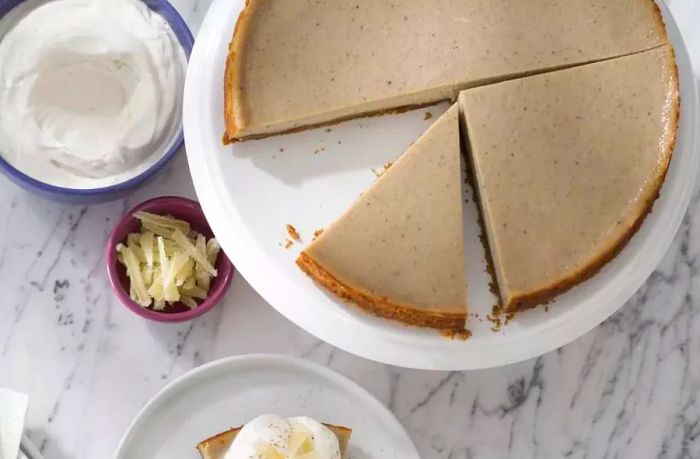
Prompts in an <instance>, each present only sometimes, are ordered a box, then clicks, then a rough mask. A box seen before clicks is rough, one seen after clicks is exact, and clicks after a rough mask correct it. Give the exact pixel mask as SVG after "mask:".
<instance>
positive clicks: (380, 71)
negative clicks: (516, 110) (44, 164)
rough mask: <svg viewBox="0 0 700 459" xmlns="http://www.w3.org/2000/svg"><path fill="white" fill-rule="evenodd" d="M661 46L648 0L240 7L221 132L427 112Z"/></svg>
mask: <svg viewBox="0 0 700 459" xmlns="http://www.w3.org/2000/svg"><path fill="white" fill-rule="evenodd" d="M665 41H666V35H665V30H664V26H663V22H662V19H661V16H660V13H659V11H658V9H657V7H656V5H655V3H654V2H653V1H652V0H587V1H580V0H535V1H521V0H432V1H425V0H403V1H401V2H396V1H393V0H354V1H337V0H308V1H299V0H250V1H249V2H248V5H247V6H246V9H245V10H244V12H243V13H242V14H241V16H240V18H239V22H238V24H237V27H236V32H235V34H234V38H233V43H232V46H231V51H230V55H229V62H228V65H227V71H226V84H225V87H226V93H227V94H226V98H227V109H226V110H227V125H228V126H227V131H228V135H229V136H230V137H236V136H245V135H249V134H260V133H266V132H273V131H279V130H284V129H291V128H295V127H299V126H303V125H308V124H319V123H323V122H327V121H332V120H337V119H342V118H344V117H352V116H357V115H360V114H363V113H367V112H377V111H382V110H389V109H392V108H396V107H401V106H409V105H419V104H426V103H430V102H434V101H438V100H443V99H448V98H452V97H455V95H456V91H457V90H458V89H463V88H465V87H470V86H474V85H479V84H483V83H485V82H489V81H491V80H493V79H505V78H509V77H512V76H515V75H522V74H528V73H533V72H539V71H543V70H546V69H552V68H557V67H562V66H570V65H573V64H577V63H584V62H591V61H595V60H600V59H605V58H610V57H614V56H620V55H625V54H629V53H633V52H637V51H641V50H645V49H650V48H653V47H655V46H658V45H660V44H662V43H665Z"/></svg>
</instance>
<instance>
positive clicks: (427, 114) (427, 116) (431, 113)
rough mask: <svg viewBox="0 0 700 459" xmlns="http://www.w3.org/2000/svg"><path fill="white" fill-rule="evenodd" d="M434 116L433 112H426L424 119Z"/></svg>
mask: <svg viewBox="0 0 700 459" xmlns="http://www.w3.org/2000/svg"><path fill="white" fill-rule="evenodd" d="M432 117H433V112H425V116H423V119H424V120H429V119H431V118H432Z"/></svg>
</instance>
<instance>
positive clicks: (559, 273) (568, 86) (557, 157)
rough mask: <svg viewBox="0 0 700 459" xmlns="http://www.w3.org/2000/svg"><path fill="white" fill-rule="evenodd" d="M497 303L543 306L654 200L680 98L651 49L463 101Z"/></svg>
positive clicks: (667, 64) (669, 57)
mask: <svg viewBox="0 0 700 459" xmlns="http://www.w3.org/2000/svg"><path fill="white" fill-rule="evenodd" d="M460 106H461V109H462V111H463V120H464V123H465V131H466V135H467V137H468V139H469V150H470V151H469V156H470V157H471V161H472V165H473V171H474V177H475V182H476V189H477V191H478V195H479V203H480V209H481V215H482V220H483V224H484V229H485V232H486V235H487V239H488V246H489V249H490V253H491V259H492V263H493V268H494V271H495V275H496V280H497V284H498V289H499V291H500V297H501V301H502V304H503V306H504V307H505V308H506V310H507V311H517V310H521V309H525V308H528V307H531V306H534V305H537V304H541V303H545V302H547V301H549V300H550V299H552V298H553V297H554V296H555V295H557V294H559V293H561V292H563V291H566V290H567V289H569V288H571V287H572V286H574V285H575V284H577V283H579V282H581V281H583V280H585V279H586V278H588V277H590V276H591V275H593V274H594V273H595V272H596V271H598V270H599V269H600V268H601V267H602V266H603V265H604V264H605V263H606V262H608V261H609V260H611V259H612V258H613V257H614V256H615V255H616V254H617V253H618V252H619V251H620V250H621V249H622V248H623V246H624V245H625V244H626V243H627V241H629V239H630V238H631V237H632V235H633V234H634V233H635V232H636V231H637V230H638V229H639V227H640V225H641V223H642V221H643V220H644V217H645V216H646V215H647V213H648V212H649V211H650V210H651V207H652V204H653V203H654V201H655V200H656V198H657V197H658V194H659V190H660V188H661V185H662V184H663V181H664V177H665V174H666V170H667V168H668V164H669V161H670V158H671V153H672V150H673V146H674V142H675V136H676V126H677V122H678V115H679V95H678V79H677V71H676V64H675V61H674V54H673V50H672V49H671V48H670V47H668V46H663V47H660V48H657V49H654V50H650V51H646V52H643V53H639V54H635V55H632V56H627V57H623V58H619V59H614V60H610V61H605V62H599V63H595V64H590V65H586V66H582V67H577V68H573V69H568V70H561V71H558V72H553V73H549V74H543V75H537V76H532V77H528V78H522V79H518V80H513V81H508V82H504V83H499V84H495V85H492V86H486V87H482V88H475V89H470V90H467V91H464V92H462V93H461V95H460Z"/></svg>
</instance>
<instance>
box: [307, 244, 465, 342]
mask: <svg viewBox="0 0 700 459" xmlns="http://www.w3.org/2000/svg"><path fill="white" fill-rule="evenodd" d="M297 265H298V266H299V268H300V269H301V270H302V271H304V272H305V273H306V274H307V275H308V276H309V277H311V278H312V279H313V280H314V281H316V282H317V283H319V284H320V285H321V286H323V287H325V288H326V289H327V290H328V291H330V292H331V293H333V294H334V295H336V296H337V297H338V298H340V299H341V300H343V301H345V302H346V303H348V304H352V305H355V306H358V307H359V308H360V309H362V310H363V311H365V312H369V313H370V314H372V315H375V316H377V317H382V318H384V319H389V320H393V321H395V322H399V323H401V324H402V325H409V326H417V327H428V328H435V329H438V330H455V329H459V328H464V326H465V324H466V320H467V314H466V310H465V312H464V313H453V312H439V311H430V312H428V311H425V310H422V309H417V308H415V307H413V306H411V305H406V304H400V303H397V302H395V301H392V300H391V299H389V298H383V297H379V296H376V295H372V294H371V293H368V292H363V291H361V290H359V289H357V288H355V287H352V286H350V285H348V284H346V283H344V282H342V281H341V280H340V279H338V278H336V277H335V276H334V275H333V274H331V273H330V272H329V271H328V270H327V269H325V268H324V267H323V266H321V265H320V264H319V263H318V262H316V260H314V259H313V258H311V257H310V256H309V255H307V254H306V253H305V252H302V253H301V254H300V255H299V257H298V258H297Z"/></svg>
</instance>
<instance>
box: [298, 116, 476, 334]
mask: <svg viewBox="0 0 700 459" xmlns="http://www.w3.org/2000/svg"><path fill="white" fill-rule="evenodd" d="M462 182H463V180H462V162H461V151H460V134H459V110H458V107H457V106H456V105H453V106H452V107H451V108H450V109H449V110H448V111H447V112H446V113H445V114H444V115H443V116H441V117H440V118H439V119H438V120H437V121H436V122H435V123H434V124H433V125H432V126H431V127H430V128H429V129H428V130H427V131H426V132H425V133H424V134H423V135H422V136H421V137H420V138H419V139H418V140H417V141H416V142H415V143H414V144H413V145H412V146H411V147H410V148H409V149H408V150H407V151H406V152H405V153H404V154H403V155H402V156H401V157H400V158H399V159H398V161H396V162H395V163H394V164H393V166H391V167H390V168H389V169H388V170H387V171H386V172H384V174H382V175H381V177H379V179H378V180H377V181H376V182H375V183H374V184H373V185H372V186H371V187H370V188H369V189H368V190H367V191H366V192H365V193H363V194H362V195H361V196H360V197H359V199H358V200H357V201H356V202H355V203H354V204H353V205H352V207H351V208H350V209H348V210H347V211H346V212H345V214H344V215H342V216H341V217H340V218H339V219H338V220H337V221H335V222H334V223H333V224H332V225H331V226H330V227H329V228H328V229H326V230H325V231H324V232H323V233H322V234H321V235H320V236H319V237H318V238H317V239H316V240H315V241H313V242H312V243H311V244H310V245H309V246H308V247H307V248H306V249H305V250H304V251H303V252H302V253H301V255H300V256H299V258H298V259H297V264H298V265H299V267H300V268H301V269H302V270H303V271H304V272H306V273H307V274H308V275H309V276H311V278H313V279H314V280H315V281H316V282H317V283H319V284H320V285H321V286H323V287H325V288H326V289H328V290H329V291H330V292H332V293H334V294H335V295H337V296H338V297H340V298H341V299H343V300H345V301H347V302H349V303H352V304H354V305H357V306H359V307H360V308H362V309H364V310H365V311H367V312H370V313H372V314H374V315H377V316H380V317H384V318H387V319H392V320H395V321H398V322H401V323H403V324H406V325H416V326H424V327H432V328H437V329H459V328H464V324H465V320H466V314H467V300H466V281H465V267H464V243H463V239H464V236H463V222H462V196H463V194H462Z"/></svg>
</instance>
